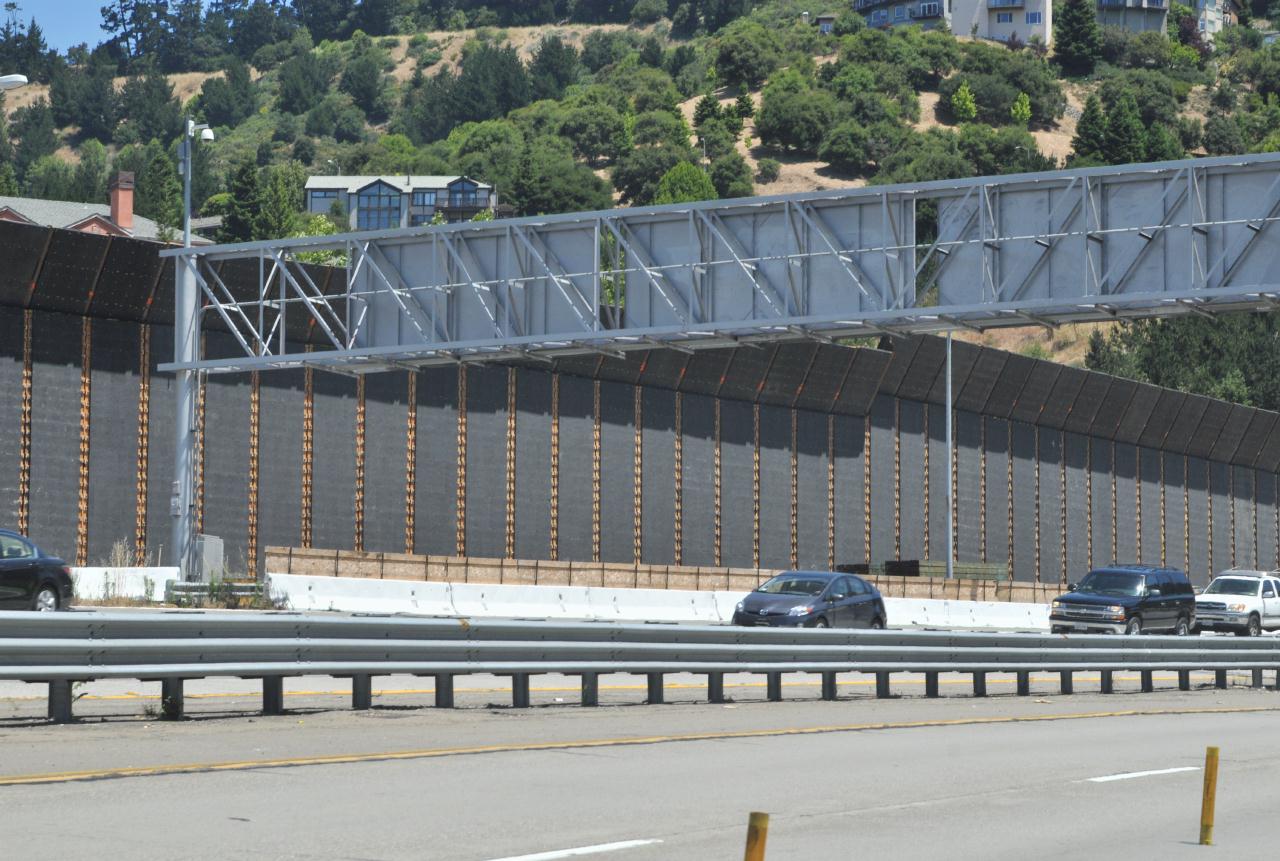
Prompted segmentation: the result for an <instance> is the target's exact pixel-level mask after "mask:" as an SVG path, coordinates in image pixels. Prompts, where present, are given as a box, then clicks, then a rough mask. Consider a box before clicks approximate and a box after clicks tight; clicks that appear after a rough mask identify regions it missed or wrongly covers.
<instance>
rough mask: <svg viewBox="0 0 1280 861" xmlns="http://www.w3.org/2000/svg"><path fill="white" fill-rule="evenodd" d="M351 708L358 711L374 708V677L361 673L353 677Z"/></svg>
mask: <svg viewBox="0 0 1280 861" xmlns="http://www.w3.org/2000/svg"><path fill="white" fill-rule="evenodd" d="M351 707H352V708H353V709H355V710H356V711H365V710H367V709H371V708H373V676H371V675H369V674H368V673H360V674H359V675H356V676H352V677H351Z"/></svg>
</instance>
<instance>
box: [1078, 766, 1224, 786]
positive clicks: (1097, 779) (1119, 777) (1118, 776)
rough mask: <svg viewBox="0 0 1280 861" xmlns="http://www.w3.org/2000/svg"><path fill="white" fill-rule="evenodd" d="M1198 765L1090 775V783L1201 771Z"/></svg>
mask: <svg viewBox="0 0 1280 861" xmlns="http://www.w3.org/2000/svg"><path fill="white" fill-rule="evenodd" d="M1199 770H1200V766H1198V765H1185V766H1183V767H1181V768H1160V769H1156V770H1155V771H1130V772H1126V773H1125V774H1108V775H1105V776H1103V777H1090V778H1089V783H1110V782H1111V781H1113V780H1132V779H1133V778H1135V777H1155V776H1156V775H1157V774H1178V773H1179V772H1182V771H1199Z"/></svg>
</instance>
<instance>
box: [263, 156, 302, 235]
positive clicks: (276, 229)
mask: <svg viewBox="0 0 1280 861" xmlns="http://www.w3.org/2000/svg"><path fill="white" fill-rule="evenodd" d="M305 181H306V176H305V174H304V172H303V170H302V166H301V165H299V164H297V163H296V162H291V163H289V164H281V165H274V166H272V167H268V168H267V169H266V170H265V171H264V172H263V176H262V180H261V185H260V188H259V194H258V213H257V217H256V218H255V219H254V225H253V226H254V233H253V238H254V239H283V238H284V237H287V236H290V235H292V234H293V232H294V230H296V229H297V227H298V213H299V212H300V211H301V209H302V186H303V184H304V183H305Z"/></svg>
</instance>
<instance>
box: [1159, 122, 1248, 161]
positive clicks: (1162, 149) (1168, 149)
mask: <svg viewBox="0 0 1280 861" xmlns="http://www.w3.org/2000/svg"><path fill="white" fill-rule="evenodd" d="M1242 143H1243V141H1242ZM1145 155H1146V160H1147V161H1175V160H1177V159H1180V158H1183V157H1185V156H1186V153H1185V152H1183V150H1182V144H1180V143H1179V142H1178V137H1177V135H1175V134H1174V133H1173V132H1171V131H1170V130H1169V127H1168V126H1165V125H1160V124H1156V125H1154V126H1152V127H1151V128H1149V129H1147V149H1146V154H1145Z"/></svg>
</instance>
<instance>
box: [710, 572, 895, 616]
mask: <svg viewBox="0 0 1280 861" xmlns="http://www.w3.org/2000/svg"><path fill="white" fill-rule="evenodd" d="M885 619H886V616H885V611H884V598H882V597H880V592H879V590H878V589H876V587H875V586H872V585H871V584H870V583H868V582H867V581H866V580H863V579H862V578H861V577H857V576H854V575H853V574H837V573H833V572H831V571H784V572H783V573H781V574H779V575H777V576H776V577H771V578H770V579H768V580H766V581H765V582H764V583H762V584H761V585H760V587H759V588H758V589H756V590H755V591H754V592H751V593H750V594H748V595H747V597H745V598H743V599H742V600H741V601H739V602H738V607H737V610H735V611H734V614H733V624H735V625H769V626H771V627H784V626H785V627H796V626H799V627H804V628H883V627H884V625H885Z"/></svg>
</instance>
